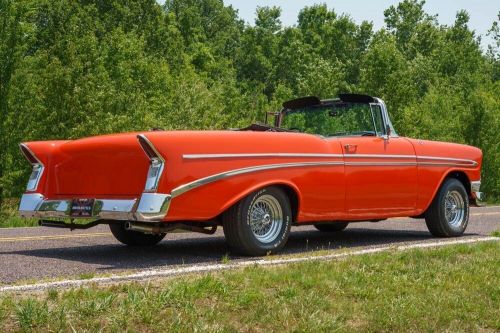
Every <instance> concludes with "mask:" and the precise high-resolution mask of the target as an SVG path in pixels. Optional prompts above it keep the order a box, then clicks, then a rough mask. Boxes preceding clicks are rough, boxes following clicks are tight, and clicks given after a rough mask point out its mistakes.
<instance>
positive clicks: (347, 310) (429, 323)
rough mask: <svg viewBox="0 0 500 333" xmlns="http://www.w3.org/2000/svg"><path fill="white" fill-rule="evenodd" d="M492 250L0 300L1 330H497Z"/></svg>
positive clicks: (424, 253)
mask: <svg viewBox="0 0 500 333" xmlns="http://www.w3.org/2000/svg"><path fill="white" fill-rule="evenodd" d="M499 250H500V244H499V242H488V243H481V244H475V245H460V246H449V247H444V248H439V249H424V250H411V251H407V252H386V253H379V254H374V255H363V256H356V257H350V258H345V259H342V260H337V261H332V262H309V263H301V264H294V265H288V266H279V267H271V268H262V267H248V268H245V269H243V270H238V271H226V272H221V273H215V274H209V275H201V276H199V275H194V276H187V277H177V278H171V279H161V280H156V281H153V282H149V283H143V284H140V283H130V284H120V285H113V286H107V287H106V286H105V287H98V286H89V287H82V288H78V289H71V290H50V291H47V292H41V293H34V294H14V295H0V328H2V331H5V332H7V331H9V332H10V331H31V330H34V331H105V332H113V331H123V330H129V331H143V330H145V329H147V331H152V332H166V331H168V332H171V331H172V332H186V331H189V332H193V331H226V332H232V331H251V332H283V331H289V332H291V331H309V332H310V331H315V332H318V331H320V332H321V331H323V332H332V331H358V332H363V331H370V332H375V331H378V332H380V331H385V332H402V331H411V332H423V331H427V332H431V331H432V332H434V331H447V332H471V331H498V330H500V287H499V286H500V266H499V265H498V262H499V261H500V254H499V253H500V251H499Z"/></svg>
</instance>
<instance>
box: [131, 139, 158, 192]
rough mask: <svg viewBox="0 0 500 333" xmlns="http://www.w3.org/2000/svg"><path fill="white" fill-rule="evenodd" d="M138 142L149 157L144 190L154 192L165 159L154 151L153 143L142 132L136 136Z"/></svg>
mask: <svg viewBox="0 0 500 333" xmlns="http://www.w3.org/2000/svg"><path fill="white" fill-rule="evenodd" d="M137 139H138V140H139V144H140V145H141V147H142V149H143V150H144V152H145V153H146V155H147V156H148V158H149V170H148V175H147V178H146V185H145V186H144V191H145V192H154V191H156V190H157V188H158V184H159V182H160V177H161V174H162V172H163V167H164V165H165V161H164V160H163V158H162V157H161V156H160V154H159V153H158V152H157V151H156V149H155V148H154V146H153V144H152V143H151V142H150V141H149V140H148V139H147V138H146V137H145V136H144V135H142V134H139V135H138V136H137Z"/></svg>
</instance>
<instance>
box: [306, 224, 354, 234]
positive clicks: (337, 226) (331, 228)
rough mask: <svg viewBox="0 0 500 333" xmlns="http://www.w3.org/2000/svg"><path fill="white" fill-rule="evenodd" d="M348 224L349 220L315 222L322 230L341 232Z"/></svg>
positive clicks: (317, 227) (316, 226)
mask: <svg viewBox="0 0 500 333" xmlns="http://www.w3.org/2000/svg"><path fill="white" fill-rule="evenodd" d="M348 225H349V223H348V222H327V223H318V224H315V225H314V227H315V228H316V229H318V230H319V231H321V232H340V231H342V230H344V229H345V228H347V226H348Z"/></svg>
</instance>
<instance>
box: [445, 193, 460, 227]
mask: <svg viewBox="0 0 500 333" xmlns="http://www.w3.org/2000/svg"><path fill="white" fill-rule="evenodd" d="M444 214H445V218H446V221H447V222H448V224H449V225H451V226H452V227H459V226H460V225H461V224H462V222H463V221H464V217H465V203H464V200H463V198H462V196H461V195H460V193H459V192H457V191H449V192H448V193H447V194H446V197H445V199H444Z"/></svg>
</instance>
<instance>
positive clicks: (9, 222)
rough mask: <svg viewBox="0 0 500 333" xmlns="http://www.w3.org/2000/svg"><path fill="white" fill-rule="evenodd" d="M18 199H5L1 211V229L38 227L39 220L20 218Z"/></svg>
mask: <svg viewBox="0 0 500 333" xmlns="http://www.w3.org/2000/svg"><path fill="white" fill-rule="evenodd" d="M18 206H19V200H18V199H4V201H3V202H2V207H1V209H0V228H18V227H36V226H38V219H25V218H22V217H20V216H19V214H18V212H17V209H18Z"/></svg>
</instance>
